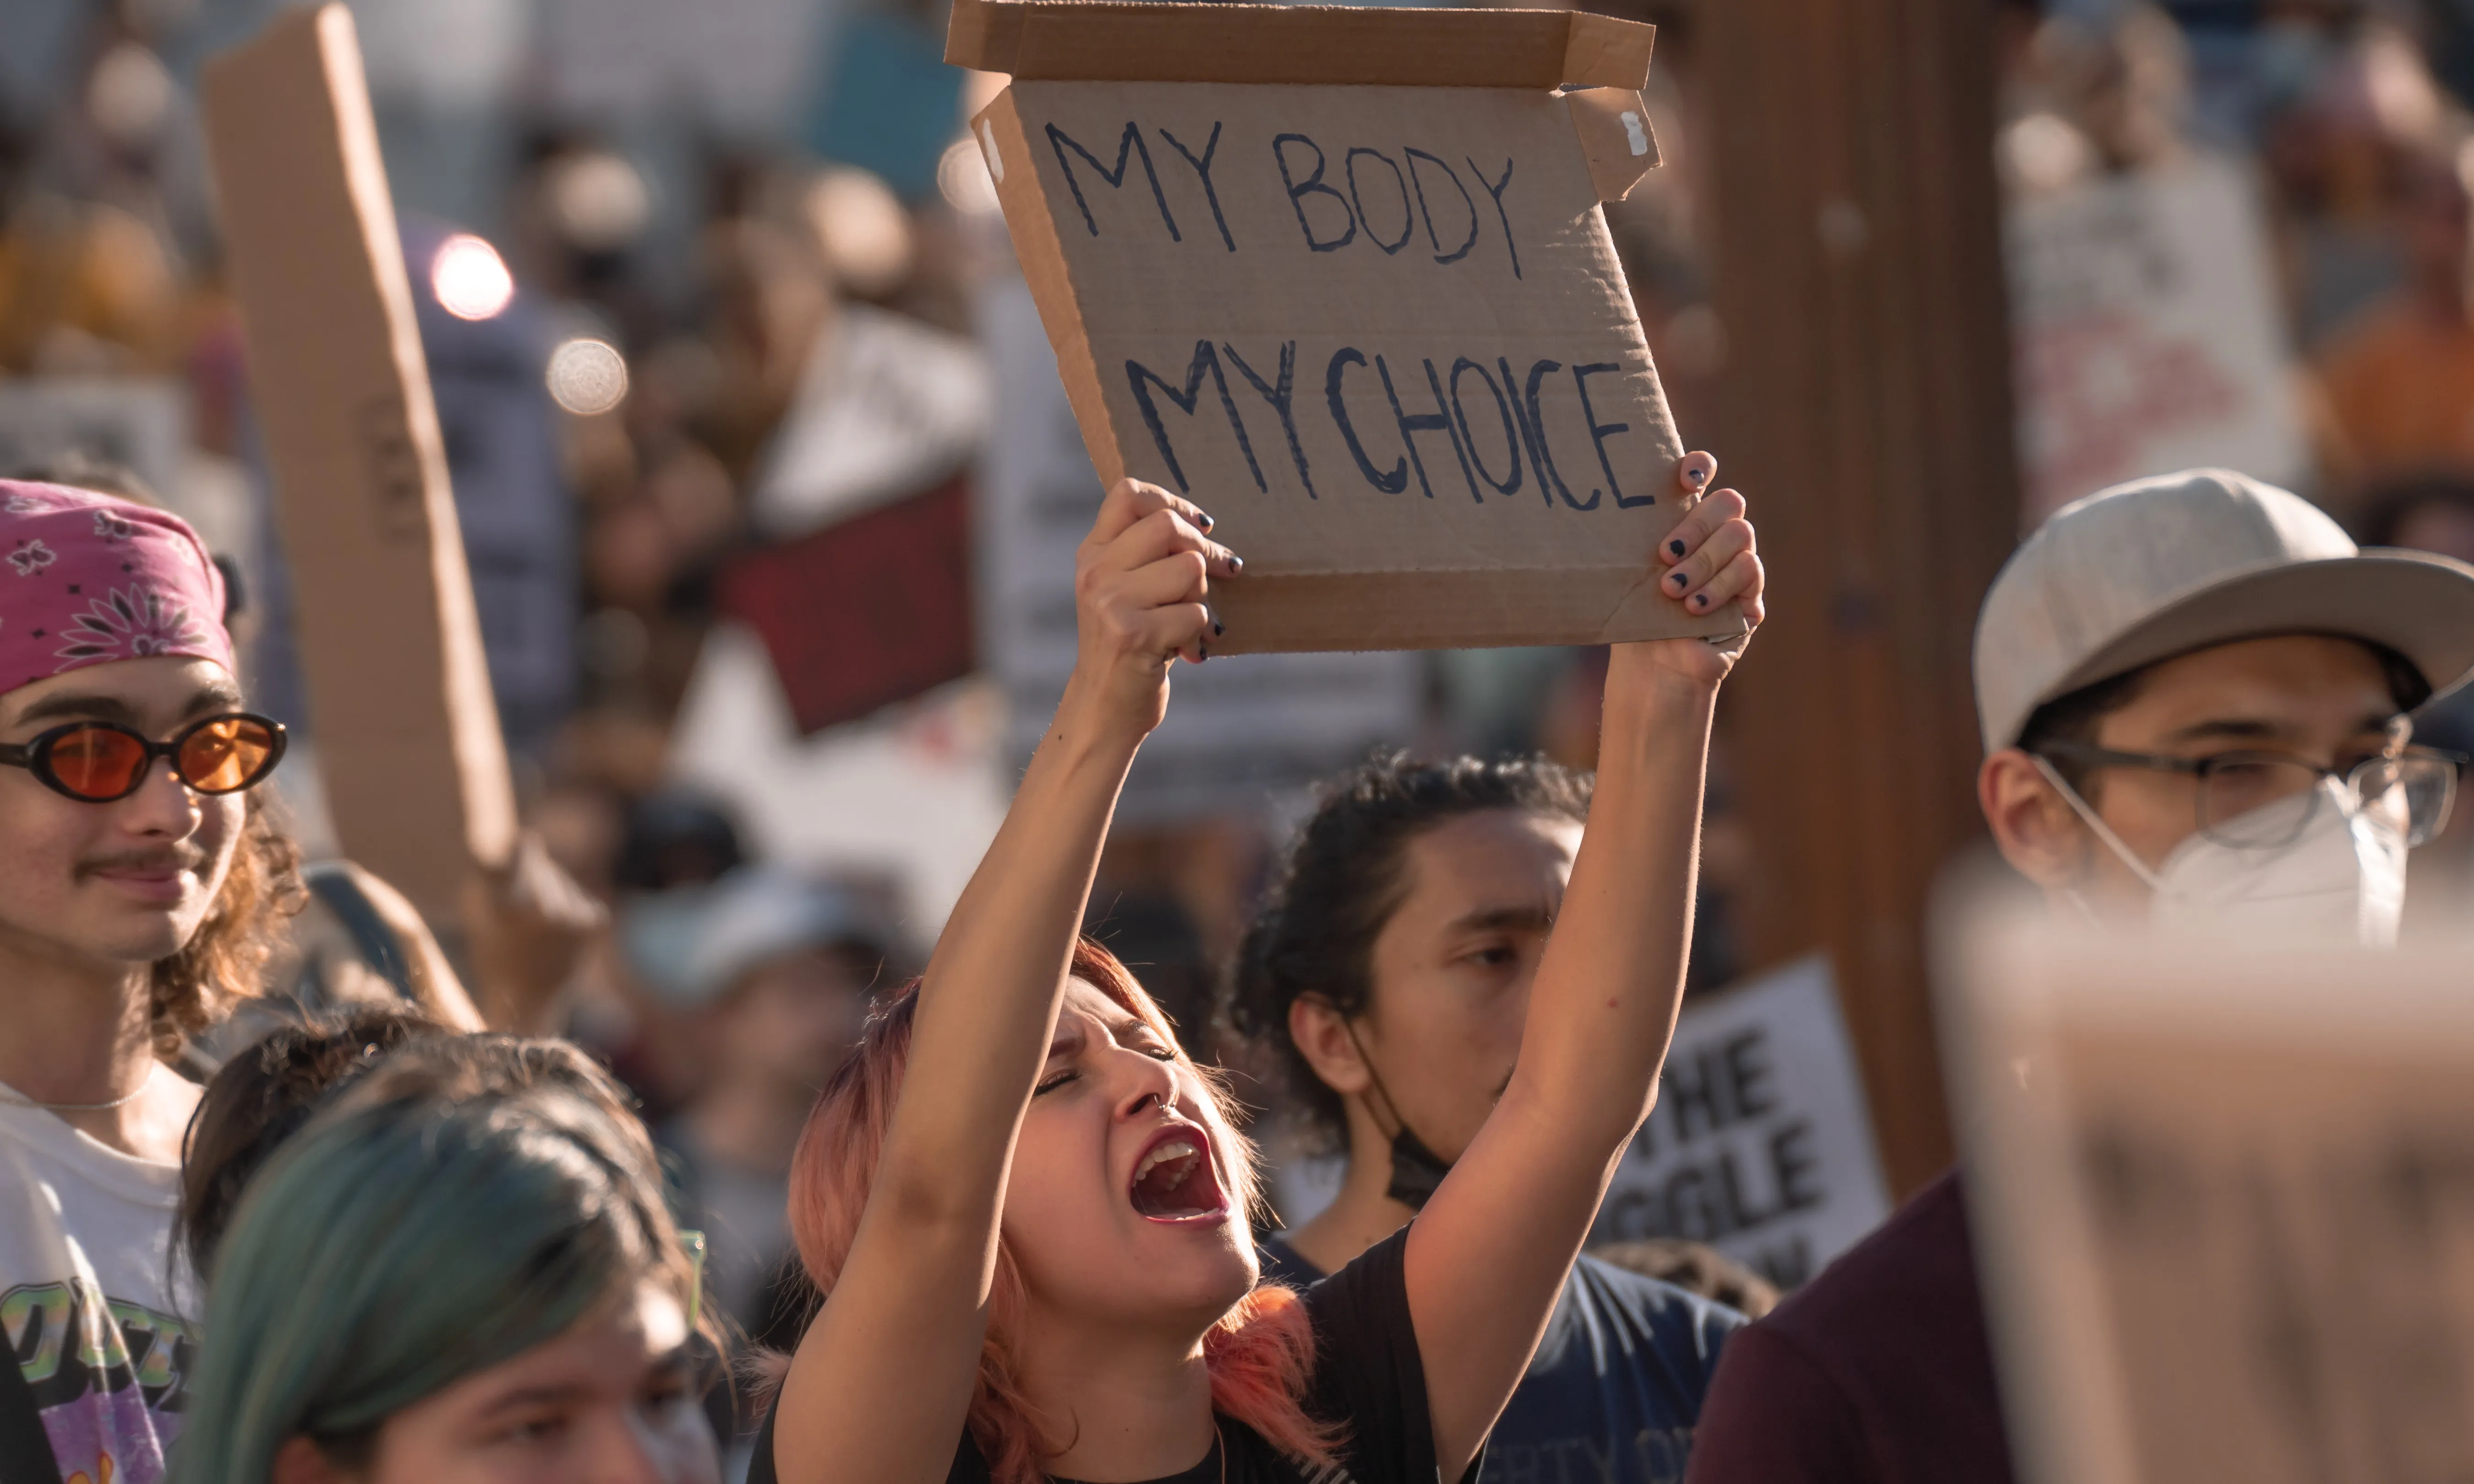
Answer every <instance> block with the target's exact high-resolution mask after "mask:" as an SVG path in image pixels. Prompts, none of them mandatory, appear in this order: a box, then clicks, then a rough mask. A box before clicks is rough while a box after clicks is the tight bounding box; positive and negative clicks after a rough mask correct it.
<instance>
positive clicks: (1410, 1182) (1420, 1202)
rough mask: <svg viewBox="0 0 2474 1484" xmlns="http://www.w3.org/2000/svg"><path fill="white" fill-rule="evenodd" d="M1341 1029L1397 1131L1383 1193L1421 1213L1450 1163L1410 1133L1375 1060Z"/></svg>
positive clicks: (1350, 1031)
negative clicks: (1388, 1181) (1388, 1177)
mask: <svg viewBox="0 0 2474 1484" xmlns="http://www.w3.org/2000/svg"><path fill="white" fill-rule="evenodd" d="M1341 1026H1342V1029H1344V1030H1347V1031H1348V1043H1349V1044H1350V1045H1351V1046H1355V1047H1356V1048H1357V1059H1358V1060H1359V1061H1361V1062H1363V1063H1365V1066H1366V1076H1367V1080H1368V1081H1370V1082H1371V1083H1373V1084H1374V1091H1375V1094H1376V1095H1377V1096H1379V1097H1380V1098H1382V1100H1383V1110H1384V1111H1385V1112H1386V1113H1388V1114H1390V1115H1391V1118H1392V1124H1393V1127H1394V1128H1395V1130H1396V1132H1395V1133H1394V1134H1393V1135H1392V1182H1391V1183H1390V1184H1389V1185H1386V1186H1384V1187H1383V1193H1384V1194H1385V1195H1387V1196H1389V1197H1391V1198H1392V1199H1393V1200H1395V1201H1397V1202H1399V1203H1400V1204H1402V1205H1405V1206H1407V1207H1408V1208H1409V1209H1411V1210H1413V1211H1422V1210H1424V1209H1425V1208H1426V1203H1427V1202H1428V1201H1430V1200H1432V1199H1433V1198H1434V1194H1435V1189H1436V1187H1437V1186H1440V1185H1441V1184H1443V1177H1444V1176H1446V1175H1449V1174H1450V1173H1451V1170H1452V1162H1451V1161H1450V1160H1448V1159H1446V1158H1444V1157H1443V1156H1441V1155H1439V1154H1436V1153H1435V1152H1434V1151H1433V1150H1431V1149H1428V1148H1427V1147H1426V1141H1425V1140H1424V1139H1421V1138H1419V1137H1418V1135H1417V1134H1415V1133H1414V1132H1411V1131H1410V1129H1409V1120H1407V1119H1405V1118H1403V1117H1401V1116H1400V1105H1399V1104H1397V1103H1395V1102H1393V1101H1392V1089H1391V1088H1389V1087H1386V1086H1384V1085H1383V1074H1381V1073H1380V1072H1377V1071H1375V1070H1374V1058H1371V1057H1369V1056H1368V1055H1367V1054H1366V1047H1365V1046H1364V1045H1363V1044H1361V1043H1360V1042H1359V1041H1358V1039H1357V1032H1356V1031H1355V1030H1353V1029H1350V1028H1349V1026H1348V1023H1347V1022H1346V1021H1345V1020H1344V1021H1342V1022H1341Z"/></svg>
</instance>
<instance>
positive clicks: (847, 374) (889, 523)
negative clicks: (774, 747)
mask: <svg viewBox="0 0 2474 1484" xmlns="http://www.w3.org/2000/svg"><path fill="white" fill-rule="evenodd" d="M988 416H989V387H988V373H987V366H986V363H985V362H984V360H983V359H982V356H981V354H980V353H979V350H978V348H977V347H975V346H973V345H972V344H971V343H970V342H969V341H967V340H964V339H962V338H961V337H959V336H958V335H950V334H947V333H945V332H944V331H942V330H937V329H933V328H929V327H927V326H925V325H921V324H919V323H918V322H916V321H914V320H911V319H909V318H907V317H905V316H902V315H897V314H891V313H888V312H886V311H885V310H883V309H877V308H873V307H871V306H869V305H866V304H844V305H840V306H838V307H837V309H836V311H835V312H834V315H833V317H832V318H831V319H829V320H828V321H827V322H826V323H825V326H824V328H822V329H820V330H819V331H818V332H817V335H816V341H815V344H814V345H813V347H811V348H810V350H809V353H808V359H807V364H806V366H805V368H804V369H803V370H802V372H801V374H800V377H799V385H798V389H797V391H796V392H795V393H794V394H793V396H792V399H791V403H790V407H789V410H788V413H787V414H786V415H785V416H784V418H783V420H782V426H781V428H780V429H779V430H778V431H777V432H775V433H774V435H773V438H772V441H771V443H770V444H769V445H768V446H767V447H766V449H765V451H764V458H763V460H762V461H761V463H760V464H759V466H758V469H757V473H756V477H755V480H754V483H753V487H752V489H751V490H750V493H749V500H748V506H749V510H748V513H749V517H750V522H751V523H752V524H753V525H754V526H755V527H756V530H757V531H758V533H759V534H761V535H763V536H764V537H765V538H766V539H767V542H768V545H766V546H764V547H759V548H757V549H755V550H752V551H749V552H746V553H744V554H742V555H740V556H739V557H737V558H735V559H733V560H732V561H731V563H730V564H729V566H728V567H727V568H726V569H725V570H724V571H723V572H722V575H721V587H720V599H721V609H722V612H723V613H724V614H726V615H727V616H728V617H730V618H733V619H736V620H739V621H740V622H741V623H744V624H746V625H747V626H748V627H749V629H750V630H752V631H753V632H754V633H755V634H756V635H757V636H758V637H759V638H761V639H762V640H763V641H764V648H765V651H766V652H767V653H768V654H769V655H771V657H772V660H773V667H774V669H775V671H776V673H777V675H778V676H779V679H780V681H781V685H782V690H783V693H784V698H785V700H786V701H787V703H788V706H789V710H790V716H791V718H792V720H793V722H794V724H795V725H796V726H797V727H798V729H799V731H800V733H801V734H802V735H812V734H813V733H815V732H818V731H821V730H823V729H824V728H826V727H829V726H835V725H837V724H839V723H841V722H845V721H855V720H858V719H859V718H861V717H864V716H866V715H867V714H868V713H870V712H872V711H875V710H876V709H877V708H878V707H881V706H887V705H891V704H892V703H894V702H896V701H901V700H907V699H909V698H910V697H911V696H914V695H918V694H920V693H923V692H926V691H930V690H933V689H934V688H935V687H937V686H940V685H943V684H945V683H947V682H948V681H953V680H958V679H960V678H961V677H962V676H964V675H966V674H968V673H970V671H971V668H972V642H971V641H972V623H971V547H970V519H969V517H970V509H969V505H970V501H969V492H968V481H967V479H966V478H965V476H964V472H965V471H966V470H967V469H968V468H969V466H970V463H971V461H972V460H973V459H974V458H975V457H977V456H978V454H979V452H980V448H981V443H982V439H983V438H984V437H985V436H986V433H987V426H988Z"/></svg>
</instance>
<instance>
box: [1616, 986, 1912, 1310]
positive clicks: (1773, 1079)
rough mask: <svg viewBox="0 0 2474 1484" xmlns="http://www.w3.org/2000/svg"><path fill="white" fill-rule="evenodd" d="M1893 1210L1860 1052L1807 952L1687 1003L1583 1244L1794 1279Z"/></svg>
mask: <svg viewBox="0 0 2474 1484" xmlns="http://www.w3.org/2000/svg"><path fill="white" fill-rule="evenodd" d="M1889 1213H1890V1202H1889V1190H1888V1187H1887V1185H1886V1184H1885V1183H1884V1182H1883V1180H1882V1179H1881V1163H1880V1156H1879V1155H1877V1154H1876V1153H1875V1151H1874V1147H1873V1130H1872V1119H1871V1115H1870V1113H1869V1112H1868V1110H1867V1109H1866V1107H1865V1103H1864V1086H1863V1083H1862V1080H1861V1079H1860V1077H1859V1076H1858V1075H1857V1072H1856V1052H1855V1047H1854V1046H1853V1045H1852V1044H1850V1042H1849V1041H1848V1039H1847V1026H1846V1022H1845V1021H1844V1020H1843V1019H1842V1018H1841V1017H1840V1015H1839V1013H1838V996H1837V991H1836V989H1835V988H1834V987H1833V985H1832V984H1831V974H1830V963H1829V961H1828V960H1826V959H1823V958H1819V957H1815V958H1811V959H1807V960H1804V961H1800V962H1797V963H1793V964H1790V965H1788V966H1787V967H1785V968H1783V969H1780V970H1779V971H1777V972H1776V973H1773V974H1768V975H1765V976H1763V977H1762V978H1760V979H1758V980H1755V981H1754V982H1752V983H1751V984H1748V985H1741V986H1739V987H1736V988H1733V989H1729V990H1726V991H1725V992H1723V993H1720V994H1715V995H1710V996H1708V997H1706V998H1702V999H1696V1000H1693V1001H1691V1002H1689V1003H1687V1004H1686V1006H1685V1008H1684V1013H1683V1015H1682V1017H1681V1018H1680V1019H1678V1021H1677V1022H1676V1027H1675V1040H1674V1042H1673V1044H1672V1045H1671V1046H1670V1047H1669V1048H1668V1050H1667V1053H1666V1069H1665V1071H1664V1072H1663V1073H1661V1076H1660V1082H1659V1092H1658V1106H1657V1107H1655V1108H1654V1109H1652V1110H1651V1112H1650V1115H1649V1121H1648V1122H1647V1123H1644V1124H1643V1125H1641V1129H1640V1132H1639V1133H1638V1134H1637V1135H1636V1136H1635V1137H1634V1139H1633V1143H1632V1147H1631V1148H1630V1149H1629V1150H1626V1151H1625V1152H1624V1157H1623V1162H1622V1163H1621V1164H1619V1165H1617V1166H1616V1167H1615V1175H1614V1179H1613V1181H1612V1182H1611V1183H1610V1184H1609V1186H1608V1188H1607V1195H1606V1199H1605V1201H1604V1202H1603V1203H1602V1204H1600V1206H1599V1208H1598V1222H1597V1226H1596V1227H1595V1228H1594V1229H1592V1230H1591V1231H1590V1233H1589V1241H1590V1243H1591V1244H1592V1245H1595V1244H1598V1243H1602V1242H1623V1241H1632V1240H1635V1239H1637V1238H1640V1237H1683V1238H1686V1239H1687V1240H1690V1241H1695V1242H1707V1243H1709V1244H1710V1246H1712V1247H1715V1248H1717V1249H1718V1250H1719V1251H1721V1252H1723V1253H1727V1254H1728V1255H1729V1256H1731V1257H1734V1259H1735V1260H1736V1261H1738V1262H1741V1263H1743V1264H1744V1265H1745V1266H1747V1267H1750V1268H1752V1269H1753V1270H1754V1271H1756V1272H1758V1273H1759V1274H1760V1275H1761V1276H1762V1277H1767V1278H1768V1279H1769V1280H1770V1281H1771V1282H1774V1283H1776V1284H1778V1285H1779V1286H1780V1287H1782V1288H1792V1287H1794V1286H1796V1285H1797V1284H1799V1283H1801V1282H1803V1281H1804V1280H1805V1279H1807V1278H1808V1277H1812V1276H1813V1275H1814V1274H1816V1273H1818V1272H1820V1271H1821V1270H1822V1268H1823V1267H1824V1266H1825V1265H1827V1264H1828V1263H1829V1261H1830V1259H1831V1258H1832V1257H1835V1256H1837V1255H1838V1254H1839V1253H1842V1252H1844V1251H1846V1250H1847V1249H1848V1248H1849V1247H1851V1246H1853V1245H1855V1242H1856V1239H1857V1238H1858V1237H1861V1236H1862V1235H1864V1233H1866V1232H1867V1231H1870V1230H1872V1229H1873V1228H1874V1227H1876V1226H1878V1225H1880V1221H1881V1219H1882V1218H1883V1217H1885V1216H1887V1215H1889Z"/></svg>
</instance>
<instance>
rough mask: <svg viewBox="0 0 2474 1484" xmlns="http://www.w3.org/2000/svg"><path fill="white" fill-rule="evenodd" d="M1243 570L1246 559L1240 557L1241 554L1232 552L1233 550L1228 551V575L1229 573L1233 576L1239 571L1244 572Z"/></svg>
mask: <svg viewBox="0 0 2474 1484" xmlns="http://www.w3.org/2000/svg"><path fill="white" fill-rule="evenodd" d="M1245 570H1246V559H1245V558H1244V557H1242V556H1239V555H1237V554H1236V553H1234V552H1231V553H1229V557H1228V575H1230V576H1232V577H1234V576H1235V575H1237V574H1238V573H1239V572H1244V571H1245Z"/></svg>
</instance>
